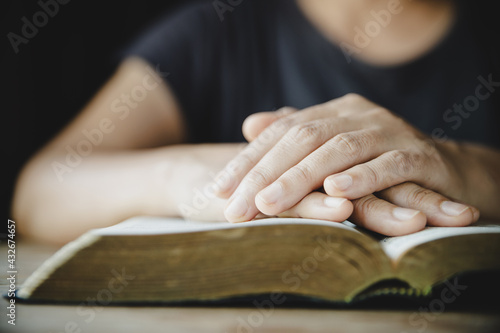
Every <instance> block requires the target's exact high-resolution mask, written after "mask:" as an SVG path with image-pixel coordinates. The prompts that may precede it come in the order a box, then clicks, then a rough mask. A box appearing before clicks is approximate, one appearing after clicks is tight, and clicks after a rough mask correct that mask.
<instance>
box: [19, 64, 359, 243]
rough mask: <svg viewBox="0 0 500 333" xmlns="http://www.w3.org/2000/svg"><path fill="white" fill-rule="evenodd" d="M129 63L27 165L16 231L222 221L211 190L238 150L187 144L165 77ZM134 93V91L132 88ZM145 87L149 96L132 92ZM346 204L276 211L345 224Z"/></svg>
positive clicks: (59, 237) (48, 236) (313, 203)
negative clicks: (151, 219)
mask: <svg viewBox="0 0 500 333" xmlns="http://www.w3.org/2000/svg"><path fill="white" fill-rule="evenodd" d="M152 72H154V71H153V70H152V69H151V68H149V66H148V65H147V64H146V63H145V62H143V61H141V60H139V59H129V60H127V61H125V62H124V64H123V65H122V66H120V68H119V69H118V71H117V73H116V74H115V75H114V76H113V78H111V80H110V81H109V82H108V83H107V84H106V85H105V86H104V87H103V88H102V89H101V91H100V92H99V93H98V94H97V95H96V97H95V98H94V99H93V100H92V101H91V102H90V103H89V104H88V105H87V106H86V107H85V109H84V110H83V111H82V113H81V114H80V115H79V116H78V117H77V118H76V119H75V120H74V121H73V122H72V123H71V124H69V126H68V127H67V128H66V129H64V130H63V132H61V134H59V135H58V136H56V137H55V138H54V139H53V140H52V141H51V142H50V143H49V144H48V145H47V146H46V147H44V148H43V149H42V150H41V151H40V152H39V153H38V154H36V155H35V156H34V157H33V158H32V159H31V160H30V161H29V162H28V163H27V164H26V166H25V167H24V168H23V170H22V172H21V174H20V176H19V179H18V182H17V185H16V189H15V194H14V203H13V214H14V218H15V219H16V220H17V221H18V228H19V229H18V230H19V232H20V234H22V235H25V236H27V237H32V238H36V239H39V240H42V241H46V242H57V243H60V244H61V243H66V242H68V241H70V240H72V239H74V238H75V237H77V236H79V235H80V234H82V233H83V232H85V231H87V230H89V229H91V228H96V227H106V226H110V225H112V224H115V223H117V222H120V221H122V220H124V219H126V218H128V217H131V216H135V215H154V216H169V217H177V216H179V217H187V218H191V219H197V220H219V221H220V220H223V219H224V214H223V208H224V206H225V204H226V200H223V199H219V198H217V197H216V196H215V194H214V191H213V190H212V188H211V186H212V185H213V175H215V172H217V171H219V170H221V169H222V167H223V166H224V165H225V164H226V163H227V162H229V161H230V160H231V159H232V158H234V156H236V154H237V153H238V152H239V151H241V149H242V146H241V144H205V145H185V144H182V143H183V142H184V138H185V135H186V134H185V126H184V122H183V119H182V116H181V112H180V108H179V106H178V104H177V102H176V100H175V98H174V96H173V94H172V92H171V91H170V90H169V88H168V87H167V86H166V85H165V83H164V82H163V80H162V78H161V77H160V76H159V75H156V74H154V73H152ZM138 87H139V88H138ZM141 87H143V88H144V91H147V94H146V95H145V96H144V98H142V97H141V96H143V95H136V97H137V96H139V97H141V98H139V99H140V101H139V100H138V99H137V98H136V99H134V98H131V97H133V94H134V91H135V93H136V94H137V92H138V91H139V90H143V89H141ZM351 212H352V203H351V202H350V201H348V200H345V199H334V198H329V197H328V196H327V195H325V194H319V193H312V194H311V195H306V196H305V198H304V199H303V200H301V201H300V202H298V203H297V204H296V205H293V206H292V207H290V209H287V210H284V211H283V212H282V213H281V214H280V215H282V216H292V217H299V216H300V217H310V218H328V219H331V220H335V221H343V220H344V219H345V218H346V217H347V216H349V215H350V214H351Z"/></svg>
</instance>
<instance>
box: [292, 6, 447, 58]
mask: <svg viewBox="0 0 500 333" xmlns="http://www.w3.org/2000/svg"><path fill="white" fill-rule="evenodd" d="M297 3H298V5H299V7H300V8H301V10H302V11H303V13H304V15H305V16H306V17H307V18H308V19H309V20H310V21H311V22H312V24H313V25H315V26H316V27H317V29H318V30H319V31H320V32H321V33H322V34H323V35H325V36H326V37H327V38H328V39H329V40H331V41H332V42H333V43H336V44H340V43H347V44H349V45H351V46H353V47H355V48H356V49H357V50H358V51H359V52H357V53H356V54H355V55H354V56H355V57H358V58H360V59H362V60H364V61H367V62H370V63H374V64H380V65H391V64H398V63H402V62H406V61H410V60H411V59H412V58H416V57H418V56H419V55H421V54H422V53H425V52H426V51H428V50H429V49H431V48H432V47H433V46H435V45H436V44H437V43H439V41H440V40H441V39H442V37H443V36H444V35H445V34H446V32H447V31H448V29H449V27H450V26H451V25H452V23H453V21H454V17H455V7H454V2H453V1H451V0H439V1H437V0H434V1H431V0H429V1H427V0H420V1H418V0H413V1H409V0H399V1H398V0H297ZM377 18H378V19H377ZM367 28H375V30H372V32H371V34H370V35H371V36H370V38H369V41H368V42H369V43H363V44H362V45H359V44H360V43H357V44H358V45H356V35H357V34H358V32H359V30H361V31H363V32H364V31H366V29H367ZM365 42H366V41H365ZM360 46H361V47H360Z"/></svg>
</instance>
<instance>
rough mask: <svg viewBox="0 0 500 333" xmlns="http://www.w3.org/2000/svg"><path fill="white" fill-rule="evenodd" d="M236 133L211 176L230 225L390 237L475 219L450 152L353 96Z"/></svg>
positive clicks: (266, 118)
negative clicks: (262, 221)
mask: <svg viewBox="0 0 500 333" xmlns="http://www.w3.org/2000/svg"><path fill="white" fill-rule="evenodd" d="M243 132H244V135H245V137H246V138H247V140H248V141H249V142H250V143H249V144H248V146H247V147H246V148H245V149H243V150H242V151H241V152H240V153H239V154H238V155H237V156H236V157H235V158H234V159H233V160H232V161H231V162H230V163H228V164H227V165H226V167H225V168H224V169H223V170H222V171H221V172H220V173H219V175H218V177H217V178H216V185H217V186H216V190H217V194H218V196H219V197H221V198H226V199H228V203H227V206H226V208H225V211H224V213H225V216H226V218H227V219H228V220H229V221H230V222H243V221H249V220H251V219H254V218H255V217H256V216H258V215H259V214H264V215H266V216H298V217H308V218H319V219H326V220H330V221H344V220H345V219H347V218H348V219H349V220H350V221H351V222H353V223H356V224H358V225H360V226H363V227H366V228H368V229H370V230H372V231H375V232H379V233H382V234H385V235H389V236H395V235H403V234H408V233H412V232H415V231H418V230H420V229H422V228H424V226H425V225H426V224H428V225H434V226H465V225H469V224H471V223H473V222H474V221H476V220H477V219H478V218H479V211H478V210H477V209H476V208H474V207H472V206H470V205H467V204H464V203H462V201H463V200H465V198H466V193H467V189H466V188H465V184H464V182H463V181H462V179H463V178H462V175H461V174H460V168H459V167H458V166H459V165H458V164H459V160H458V159H457V158H456V156H457V154H459V152H458V148H457V147H456V144H455V143H453V142H434V141H433V140H431V139H430V138H429V137H428V136H426V135H424V134H423V133H421V132H420V131H418V130H417V129H415V128H414V127H412V126H411V125H410V124H408V123H407V122H405V121H404V120H403V119H401V118H400V117H398V116H396V115H395V114H393V113H392V112H390V111H389V110H387V109H385V108H383V107H380V106H378V105H376V104H374V103H372V102H370V101H368V100H367V99H365V98H363V97H361V96H358V95H355V94H349V95H346V96H344V97H342V98H338V99H335V100H332V101H330V102H327V103H325V104H321V105H316V106H313V107H310V108H307V109H304V110H301V111H297V110H293V109H291V108H284V109H281V110H279V111H277V112H262V113H257V114H254V115H252V116H250V117H249V118H248V119H247V120H246V121H245V124H244V126H243Z"/></svg>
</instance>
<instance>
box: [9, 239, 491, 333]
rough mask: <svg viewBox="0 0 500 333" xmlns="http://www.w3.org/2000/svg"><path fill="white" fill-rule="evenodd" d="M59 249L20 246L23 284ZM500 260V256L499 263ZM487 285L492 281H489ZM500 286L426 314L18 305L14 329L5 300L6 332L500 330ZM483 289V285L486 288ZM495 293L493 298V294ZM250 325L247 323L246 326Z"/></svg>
mask: <svg viewBox="0 0 500 333" xmlns="http://www.w3.org/2000/svg"><path fill="white" fill-rule="evenodd" d="M2 243H3V244H2V245H1V246H0V250H1V251H0V256H1V257H0V269H1V272H0V277H1V281H0V291H1V292H2V294H5V293H6V292H7V290H8V286H7V285H6V283H7V280H6V279H7V273H6V272H7V248H6V246H5V245H6V244H5V242H2ZM56 250H57V248H54V247H51V246H47V245H42V244H34V243H30V242H26V241H25V242H19V241H18V242H17V252H16V254H17V258H16V263H17V265H18V274H17V278H18V281H17V283H18V285H20V283H22V281H24V280H25V279H26V278H27V276H29V274H31V272H33V271H34V270H35V268H37V267H38V265H40V264H41V263H42V262H43V261H44V260H45V259H46V258H48V257H49V256H50V255H52V254H53V253H54V252H55V251H56ZM499 260H500V259H499ZM485 283H486V282H485ZM499 284H500V281H497V285H496V287H495V288H496V289H495V292H492V293H489V292H487V293H485V292H484V290H483V291H482V295H480V296H479V295H477V293H475V292H476V291H477V289H473V288H468V289H467V291H466V292H464V295H463V296H461V299H460V298H457V301H456V302H455V303H453V304H450V305H449V306H448V305H447V307H446V308H445V310H444V312H442V313H437V312H429V313H427V314H425V315H424V313H423V312H422V310H421V309H424V308H425V307H426V306H425V304H415V303H413V302H409V301H407V300H400V299H384V300H372V301H369V302H365V303H362V304H358V305H355V306H351V307H341V306H331V305H329V306H317V305H316V306H315V307H312V306H311V305H310V304H306V305H305V304H295V305H293V306H291V305H288V306H284V307H280V308H278V309H274V310H273V311H272V312H270V313H267V314H263V313H262V312H261V311H260V310H259V309H258V308H256V307H254V306H252V305H251V304H248V305H244V306H242V305H238V306H236V305H231V304H230V305H225V306H210V307H199V306H184V307H179V306H156V307H111V306H109V307H92V306H68V305H27V304H16V325H15V326H12V325H10V324H8V323H7V320H8V317H7V316H6V313H7V309H6V307H7V306H8V302H7V300H6V299H5V298H2V299H1V301H0V308H1V310H0V313H1V316H0V332H23V333H28V332H47V333H49V332H52V333H59V332H75V333H76V332H96V333H97V332H128V331H130V332H144V333H149V332H227V333H233V332H234V333H240V332H241V333H254V332H273V333H277V332H288V333H294V332H370V333H372V332H384V333H388V332H398V333H403V332H407V333H411V332H415V333H417V332H419V333H422V332H492V333H493V332H500V307H499V305H498V303H499V299H498V298H496V297H497V296H498V294H499V293H498V289H500V287H499V286H498V285H499ZM483 287H484V286H483ZM492 295H494V297H495V299H491V297H490V296H492ZM242 323H245V324H242Z"/></svg>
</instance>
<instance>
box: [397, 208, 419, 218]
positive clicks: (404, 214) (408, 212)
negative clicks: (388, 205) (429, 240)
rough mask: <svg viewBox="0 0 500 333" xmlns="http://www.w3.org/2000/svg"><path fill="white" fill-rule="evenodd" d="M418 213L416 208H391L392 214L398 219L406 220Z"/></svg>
mask: <svg viewBox="0 0 500 333" xmlns="http://www.w3.org/2000/svg"><path fill="white" fill-rule="evenodd" d="M418 213H420V212H419V211H418V210H413V209H407V208H401V207H396V208H394V209H393V210H392V215H393V216H394V217H395V218H397V219H398V220H400V221H408V220H411V219H412V218H414V217H415V216H416V215H417V214H418Z"/></svg>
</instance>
